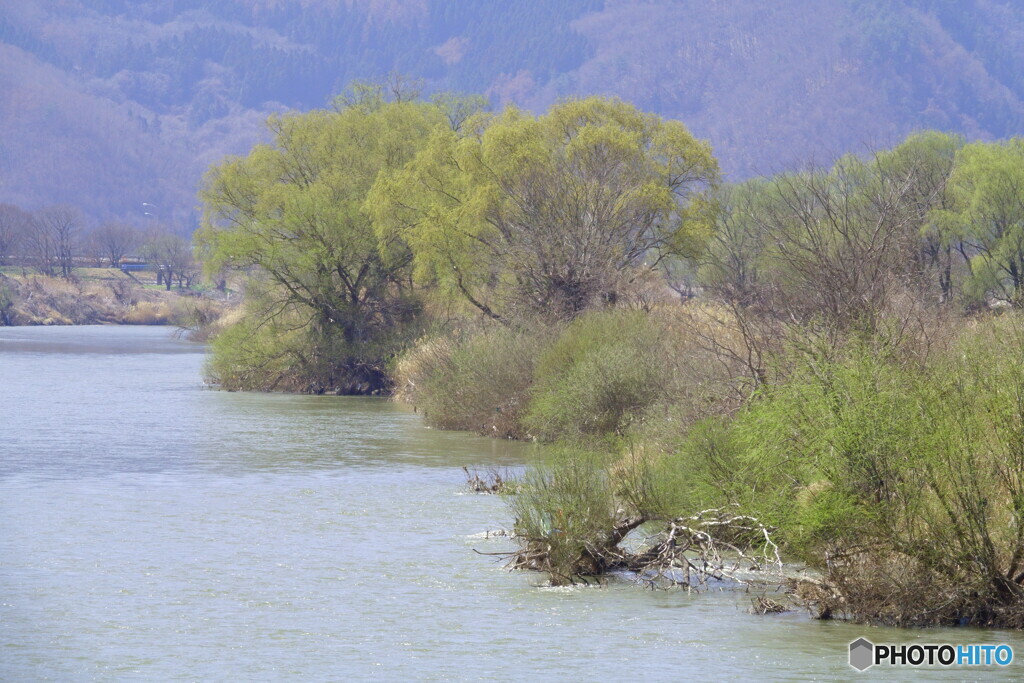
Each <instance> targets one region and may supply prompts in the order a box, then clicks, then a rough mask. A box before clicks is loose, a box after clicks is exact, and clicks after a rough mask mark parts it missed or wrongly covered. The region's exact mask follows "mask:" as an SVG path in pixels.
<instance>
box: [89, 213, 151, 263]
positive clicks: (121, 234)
mask: <svg viewBox="0 0 1024 683" xmlns="http://www.w3.org/2000/svg"><path fill="white" fill-rule="evenodd" d="M92 238H93V240H94V241H95V247H96V249H97V250H98V253H100V254H102V255H103V258H104V259H106V260H107V261H109V263H110V266H111V267H112V268H119V267H120V266H121V260H122V259H123V258H124V257H125V256H128V255H129V254H131V252H132V251H134V250H135V249H138V247H139V242H140V241H141V236H140V235H139V232H138V230H136V229H135V228H133V227H131V226H130V225H125V224H123V223H107V224H105V225H103V226H101V227H100V228H99V229H98V230H96V231H95V232H94V233H93V234H92Z"/></svg>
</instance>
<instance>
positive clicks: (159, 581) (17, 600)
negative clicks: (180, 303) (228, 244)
mask: <svg viewBox="0 0 1024 683" xmlns="http://www.w3.org/2000/svg"><path fill="white" fill-rule="evenodd" d="M203 360H204V351H203V347H201V346H199V345H196V344H192V343H189V342H187V341H183V340H181V339H178V338H177V337H175V336H174V335H173V332H172V331H171V330H169V329H168V328H154V327H148V328H147V327H36V328H0V679H2V680H4V681H35V680H58V681H77V680H141V679H145V680H280V679H286V680H303V681H305V680H314V681H318V680H346V679H352V678H355V679H363V678H380V679H389V680H390V679H408V678H450V679H486V680H514V679H551V680H597V679H601V680H610V679H625V678H639V679H642V680H679V679H683V678H687V677H690V676H700V677H705V678H709V679H713V680H724V679H739V678H741V677H742V678H748V677H757V678H760V679H794V680H806V679H847V678H850V677H851V676H852V675H853V674H854V673H855V672H854V671H853V670H852V669H850V668H849V667H848V666H847V661H846V660H847V644H848V643H849V642H850V641H851V640H854V639H855V638H857V637H859V636H862V635H863V636H865V637H867V638H869V639H871V640H873V641H874V642H913V641H918V642H946V641H949V642H956V643H968V642H973V643H1001V642H1007V643H1010V644H1012V645H1014V649H1015V650H1016V653H1017V660H1018V661H1015V662H1014V664H1013V665H1011V668H1010V670H1007V669H1002V670H995V669H994V668H993V669H980V668H971V669H954V670H944V671H930V672H929V674H930V675H929V678H943V679H948V680H960V679H963V678H971V679H974V678H979V677H986V676H990V677H992V678H1006V677H1008V676H1010V675H1014V676H1020V673H1019V672H1021V671H1022V666H1024V664H1022V662H1024V638H1022V636H1021V634H1019V633H1006V632H991V631H989V632H986V631H980V630H972V629H932V630H927V631H897V630H893V629H880V628H867V627H861V626H855V625H850V624H842V623H831V622H817V621H813V620H810V619H808V618H807V617H806V616H804V615H802V614H799V613H790V614H783V615H774V616H753V615H750V614H748V613H747V608H748V607H749V606H750V600H749V596H747V595H744V594H743V593H742V592H738V591H719V592H713V593H706V594H699V595H696V594H695V595H688V594H687V593H686V592H684V591H680V590H673V591H650V590H645V589H642V588H639V587H637V586H635V585H633V584H631V583H628V582H626V581H618V582H615V581H613V582H612V583H611V584H610V585H609V586H607V587H603V588H546V587H543V586H542V585H541V583H542V580H541V579H542V577H540V576H538V575H534V574H527V573H512V572H508V571H506V570H504V569H503V568H502V566H501V564H500V562H498V561H497V560H496V559H495V558H494V557H491V556H485V555H481V554H477V553H475V552H474V549H478V550H481V551H485V552H495V551H500V550H506V549H508V548H509V547H510V546H509V544H508V541H507V540H506V539H501V538H499V539H485V538H482V537H481V534H482V532H484V531H486V530H488V529H496V528H501V527H505V526H508V525H509V523H510V520H509V518H508V514H507V512H506V509H505V506H504V504H503V502H502V500H501V499H500V498H499V497H497V496H487V495H476V494H471V493H469V492H467V490H466V488H465V477H464V474H463V472H462V470H461V468H462V466H464V465H467V466H470V467H474V466H477V467H488V466H494V467H500V468H511V469H517V468H521V467H523V466H527V465H529V463H530V462H532V461H534V460H535V459H536V458H537V457H538V454H537V452H536V450H535V448H534V447H531V446H529V445H525V444H517V443H509V442H501V441H493V440H489V439H484V438H479V437H474V436H470V435H467V434H462V433H454V432H441V431H436V430H431V429H428V428H427V427H425V426H424V424H423V422H422V421H421V419H420V417H419V416H418V415H416V414H414V413H413V412H411V411H409V410H406V409H404V408H402V407H400V406H397V405H394V404H393V403H390V402H388V401H386V400H383V399H363V398H345V397H326V396H287V395H277V394H246V393H229V392H223V391H215V390H211V389H208V388H205V387H204V386H203V383H202V378H201V374H202V365H203ZM875 673H877V674H879V676H880V675H881V673H882V672H881V671H880V670H879V669H873V670H871V671H869V672H868V674H867V675H864V676H863V678H874V677H875V676H872V675H871V674H875ZM888 673H889V674H890V675H891V674H892V671H889V672H888ZM906 673H908V672H904V674H906Z"/></svg>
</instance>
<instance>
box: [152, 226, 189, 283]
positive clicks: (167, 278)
mask: <svg viewBox="0 0 1024 683" xmlns="http://www.w3.org/2000/svg"><path fill="white" fill-rule="evenodd" d="M143 252H144V253H145V255H146V258H147V259H149V260H151V261H152V262H153V263H154V264H155V265H156V267H157V268H158V269H159V272H160V273H161V274H162V279H163V282H164V285H165V286H166V288H167V289H168V290H169V289H170V288H171V285H172V284H173V283H174V280H175V279H177V281H178V287H179V288H183V287H190V286H191V285H192V282H193V280H194V279H195V278H196V277H197V276H198V275H199V266H198V265H197V264H196V261H195V259H194V258H193V256H192V246H191V244H189V242H188V240H186V239H185V238H183V237H181V236H180V235H176V234H174V233H171V232H159V233H153V234H151V235H150V237H149V239H148V240H147V242H146V244H145V245H144V247H143Z"/></svg>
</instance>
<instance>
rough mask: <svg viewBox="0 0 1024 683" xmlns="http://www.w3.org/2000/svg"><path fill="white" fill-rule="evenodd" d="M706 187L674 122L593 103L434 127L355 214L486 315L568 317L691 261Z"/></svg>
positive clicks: (702, 168)
mask: <svg viewBox="0 0 1024 683" xmlns="http://www.w3.org/2000/svg"><path fill="white" fill-rule="evenodd" d="M718 179H719V172H718V165H717V163H716V161H715V159H714V157H713V156H712V154H711V148H710V146H709V145H708V144H707V143H706V142H702V141H700V140H697V139H695V138H694V137H693V136H692V135H691V134H690V133H689V131H688V130H687V129H686V127H685V126H684V125H683V124H681V123H679V122H677V121H666V120H663V119H661V118H660V117H658V116H655V115H653V114H646V113H643V112H641V111H638V110H637V109H636V108H635V107H633V106H632V105H630V104H627V103H624V102H622V101H621V100H618V99H606V98H598V97H592V98H588V99H582V100H571V101H567V102H563V103H560V104H558V105H555V106H554V107H552V108H551V110H550V111H548V112H547V113H546V114H543V115H541V116H533V115H531V114H529V113H526V112H523V111H521V110H519V109H516V108H514V107H509V108H507V109H505V110H504V111H503V112H502V113H501V114H499V115H477V116H476V117H474V118H472V119H470V120H468V121H466V122H465V123H464V124H463V125H462V126H461V127H460V128H459V129H458V130H454V129H453V127H451V126H449V127H447V128H445V129H438V130H436V131H435V132H434V133H433V134H432V135H431V138H430V140H429V142H428V143H427V145H426V146H425V147H424V149H423V150H422V151H420V153H419V154H417V155H416V157H415V159H414V160H413V161H412V163H410V164H408V165H406V166H405V167H403V168H395V169H393V170H392V171H390V172H387V173H385V174H382V176H381V178H380V179H379V181H378V183H377V185H376V187H375V188H374V189H373V191H372V192H371V194H370V199H369V201H368V203H367V207H368V208H369V209H370V211H371V212H372V213H373V215H374V216H375V217H376V218H377V220H378V224H379V226H380V230H381V232H380V234H381V235H382V236H385V237H386V236H391V235H397V234H403V235H406V237H407V239H408V242H409V244H410V246H411V247H412V250H413V252H414V254H415V260H416V275H417V277H419V278H421V279H423V280H427V281H430V282H433V283H436V284H437V285H439V286H440V287H441V289H442V291H445V292H448V293H450V294H453V295H455V296H457V297H460V298H462V299H464V300H465V301H467V302H469V304H471V305H472V306H473V307H475V308H476V309H478V310H479V311H482V312H483V313H484V314H485V315H487V316H489V317H491V318H495V319H499V320H505V321H507V320H511V319H515V318H517V317H519V316H524V315H526V316H534V315H536V314H538V313H540V314H544V315H546V316H549V317H554V318H562V319H567V318H572V317H574V316H575V315H577V314H578V313H579V312H581V311H583V310H584V309H586V308H587V307H589V306H592V305H594V304H595V303H599V302H602V301H603V302H614V301H615V300H616V299H618V298H619V297H620V296H621V294H622V292H623V289H624V288H625V287H628V285H629V282H630V281H631V280H633V279H635V278H636V277H638V276H639V275H640V274H641V272H642V271H643V270H646V269H653V268H655V267H657V266H658V264H659V262H660V261H661V260H662V259H663V258H665V256H667V255H669V254H684V255H693V254H696V253H697V252H699V250H700V248H701V247H702V245H703V243H704V241H705V240H706V238H707V236H708V234H709V233H710V230H711V224H712V214H713V210H712V209H713V203H712V202H711V201H710V200H709V199H708V190H709V189H711V188H712V187H713V186H715V185H716V184H717V182H718Z"/></svg>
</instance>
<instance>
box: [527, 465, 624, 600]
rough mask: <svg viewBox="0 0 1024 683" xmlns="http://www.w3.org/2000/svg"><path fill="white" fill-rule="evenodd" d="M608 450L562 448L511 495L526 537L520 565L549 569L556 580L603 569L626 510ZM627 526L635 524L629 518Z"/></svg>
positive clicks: (561, 581)
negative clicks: (612, 474) (621, 504)
mask: <svg viewBox="0 0 1024 683" xmlns="http://www.w3.org/2000/svg"><path fill="white" fill-rule="evenodd" d="M607 460H608V456H604V455H602V454H600V453H595V452H593V451H586V450H581V449H573V448H561V449H558V450H556V451H555V452H554V453H553V454H552V459H551V462H550V463H549V464H547V465H544V466H539V467H535V468H533V469H531V470H530V471H529V472H528V473H527V474H526V475H525V476H524V478H523V480H522V481H521V482H520V486H519V488H518V492H517V493H516V495H515V496H513V497H511V498H510V505H511V507H512V512H513V514H514V516H515V520H516V522H515V533H516V536H517V537H518V538H519V539H520V541H521V542H522V543H523V546H524V548H523V550H522V552H520V553H519V554H518V555H517V562H516V566H517V567H518V568H523V569H534V570H538V571H543V572H547V573H548V574H549V575H550V577H551V580H552V583H554V584H555V585H561V584H567V583H572V582H574V581H575V580H577V579H578V578H582V577H584V576H588V575H595V574H601V573H602V572H603V570H604V564H605V562H606V557H607V552H608V550H609V549H612V548H614V547H615V546H616V545H617V544H618V543H619V541H621V540H622V536H623V535H624V533H623V532H619V531H617V529H620V528H622V527H623V519H622V514H623V513H622V512H621V510H620V508H619V506H618V504H617V501H616V497H615V492H614V488H613V483H612V479H611V477H609V475H608V471H607V468H606V465H607ZM626 526H627V527H628V528H630V529H631V528H632V526H630V525H629V524H626Z"/></svg>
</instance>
